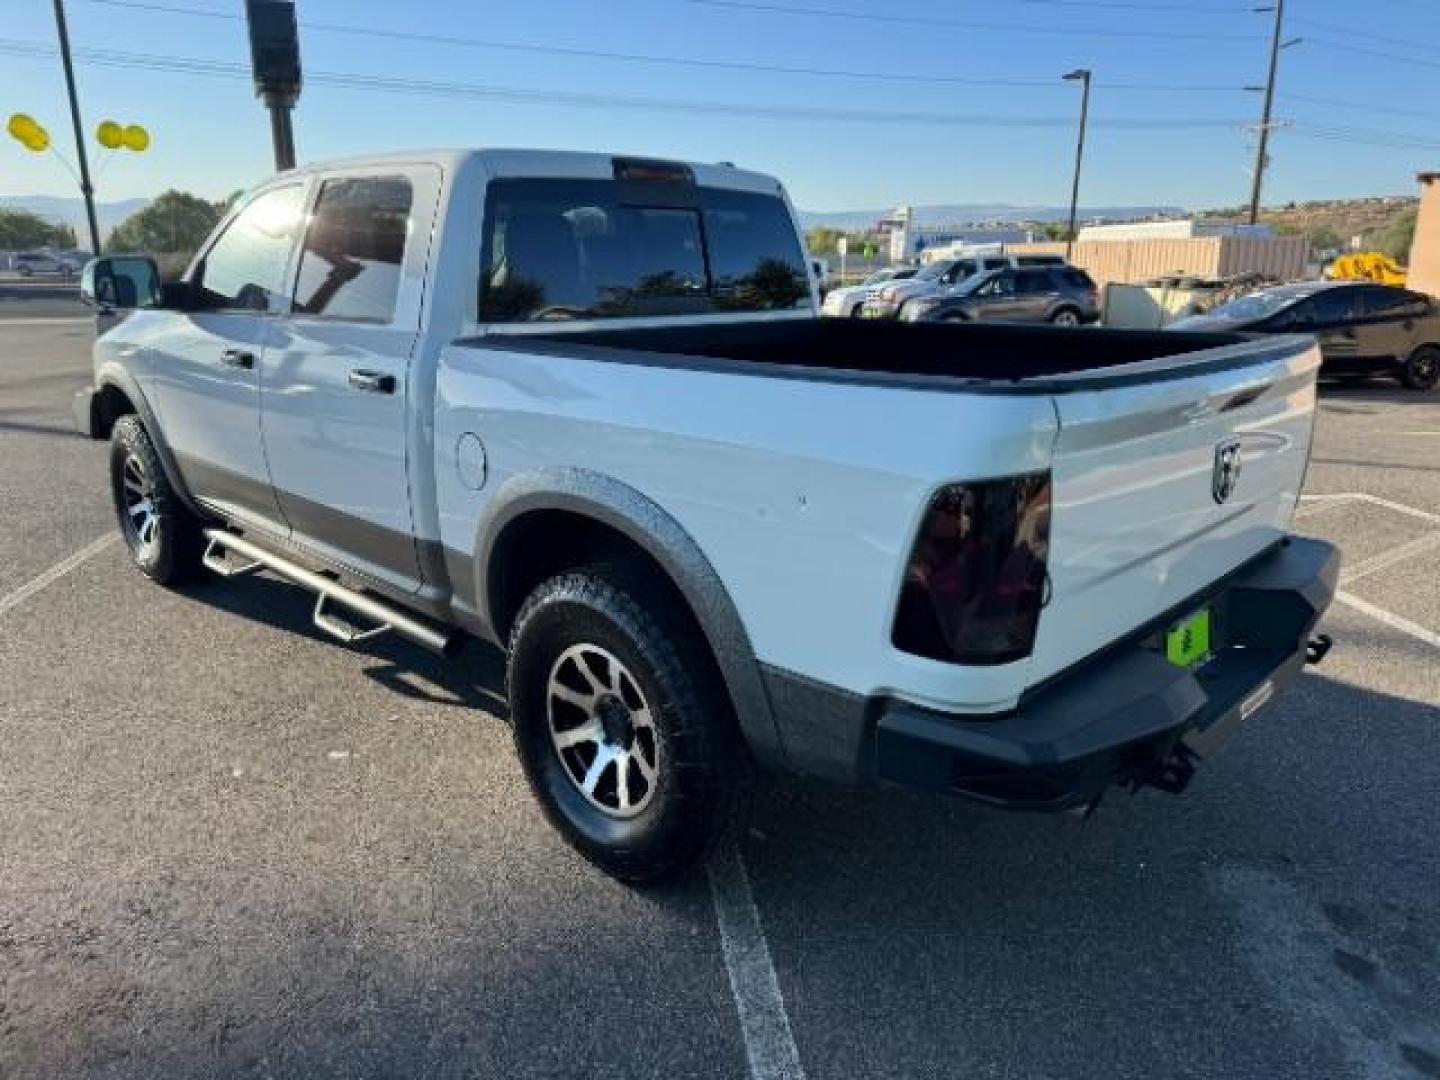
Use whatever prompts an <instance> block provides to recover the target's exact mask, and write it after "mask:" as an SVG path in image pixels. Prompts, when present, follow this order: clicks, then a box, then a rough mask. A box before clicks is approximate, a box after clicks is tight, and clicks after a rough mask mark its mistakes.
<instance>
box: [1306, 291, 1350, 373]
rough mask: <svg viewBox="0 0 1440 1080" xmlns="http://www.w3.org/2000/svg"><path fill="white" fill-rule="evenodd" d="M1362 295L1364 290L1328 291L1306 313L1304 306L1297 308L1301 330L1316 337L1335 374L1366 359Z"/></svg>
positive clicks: (1309, 304)
mask: <svg viewBox="0 0 1440 1080" xmlns="http://www.w3.org/2000/svg"><path fill="white" fill-rule="evenodd" d="M1360 292H1361V290H1360V289H1358V288H1351V287H1348V286H1340V287H1338V288H1333V289H1326V290H1324V291H1323V292H1318V293H1316V294H1315V295H1314V296H1312V297H1311V298H1310V299H1309V300H1306V301H1304V305H1303V306H1304V310H1303V311H1302V310H1301V307H1300V306H1298V305H1297V307H1296V316H1297V319H1298V320H1299V322H1298V327H1299V328H1301V329H1309V330H1311V331H1312V332H1313V333H1314V334H1315V336H1316V337H1317V338H1318V339H1319V341H1320V352H1321V354H1322V355H1323V356H1324V357H1325V363H1326V365H1327V366H1328V367H1330V368H1331V369H1333V370H1343V369H1347V368H1353V367H1354V366H1355V364H1356V361H1357V360H1358V359H1359V358H1360V357H1361V356H1362V355H1363V354H1362V353H1361V351H1360V326H1359V324H1360V321H1361V318H1362V312H1361V308H1360ZM1307 320H1308V321H1307Z"/></svg>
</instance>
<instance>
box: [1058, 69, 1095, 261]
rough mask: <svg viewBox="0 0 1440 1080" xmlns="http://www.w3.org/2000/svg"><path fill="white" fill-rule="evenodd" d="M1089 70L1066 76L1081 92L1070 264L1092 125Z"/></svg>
mask: <svg viewBox="0 0 1440 1080" xmlns="http://www.w3.org/2000/svg"><path fill="white" fill-rule="evenodd" d="M1093 74H1094V73H1093V72H1092V71H1090V69H1089V68H1079V69H1078V70H1076V71H1072V72H1070V74H1069V75H1066V76H1065V81H1066V82H1078V83H1080V84H1081V91H1080V137H1079V138H1078V139H1077V140H1076V142H1075V180H1074V183H1072V184H1071V186H1070V228H1069V230H1068V231H1067V232H1066V234H1065V261H1066V262H1069V261H1070V257H1071V255H1072V254H1073V253H1074V251H1075V225H1076V215H1077V214H1078V213H1079V209H1080V167H1081V165H1083V164H1084V162H1085V129H1086V127H1087V126H1088V125H1089V123H1090V79H1091V77H1092V76H1093Z"/></svg>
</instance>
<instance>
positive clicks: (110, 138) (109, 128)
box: [95, 120, 125, 150]
mask: <svg viewBox="0 0 1440 1080" xmlns="http://www.w3.org/2000/svg"><path fill="white" fill-rule="evenodd" d="M95 138H96V139H98V140H99V142H100V145H101V146H103V147H105V149H106V150H118V149H120V145H121V143H123V142H124V140H125V129H124V128H122V127H121V126H120V125H119V124H117V123H116V122H115V121H114V120H101V121H100V126H99V127H97V128H96V129H95Z"/></svg>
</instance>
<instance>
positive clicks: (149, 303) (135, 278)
mask: <svg viewBox="0 0 1440 1080" xmlns="http://www.w3.org/2000/svg"><path fill="white" fill-rule="evenodd" d="M80 301H81V303H84V304H88V305H90V306H91V307H94V308H99V309H100V310H101V311H102V312H105V311H133V310H135V309H137V308H158V307H162V306H163V303H162V293H161V288H160V268H159V267H158V266H156V265H155V260H154V259H152V258H150V256H148V255H102V256H100V257H99V258H97V259H91V260H90V261H89V262H88V263H86V264H85V270H84V272H83V273H81V275H80Z"/></svg>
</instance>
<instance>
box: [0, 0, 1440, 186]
mask: <svg viewBox="0 0 1440 1080" xmlns="http://www.w3.org/2000/svg"><path fill="white" fill-rule="evenodd" d="M143 3H149V4H153V5H156V6H162V7H172V8H187V9H194V10H201V11H208V12H212V13H224V14H230V15H234V14H237V13H239V12H240V11H241V10H242V5H241V3H240V2H239V0H143ZM1252 6H1254V5H1252V3H1249V2H1246V0H1204V2H1191V3H1188V4H1187V3H1182V2H1180V0H1006V2H1003V3H1002V2H997V0H903V2H902V0H896V2H894V3H885V4H882V3H877V2H875V0H607V2H604V3H596V2H594V0H532V2H530V3H498V2H478V0H469V2H461V0H451V2H444V0H408V2H397V0H300V3H299V4H298V5H297V7H298V10H299V14H300V20H301V23H302V30H301V49H302V54H303V60H304V64H305V67H306V70H307V72H310V73H314V74H315V75H316V76H317V77H316V78H315V79H313V80H312V81H311V82H310V83H308V84H307V86H306V88H305V92H304V95H303V97H302V99H301V102H300V105H299V107H298V109H297V112H296V117H295V124H296V132H297V143H298V149H299V154H300V157H301V159H302V160H314V159H318V158H324V157H331V156H337V155H348V154H356V153H365V152H369V151H380V150H391V149H399V148H404V147H418V146H457V145H476V146H481V145H491V146H505V145H508V146H544V147H560V148H567V149H597V150H617V151H624V152H629V153H642V154H652V155H656V156H667V157H679V158H690V159H698V160H729V161H734V162H736V163H738V164H743V165H747V166H751V167H755V168H759V169H762V170H766V171H770V172H774V173H776V174H778V175H780V176H782V177H783V178H784V179H785V180H786V182H787V183H788V185H789V187H790V189H791V192H792V194H793V196H794V197H795V199H796V201H797V202H798V203H799V204H800V205H801V206H804V207H806V208H808V209H817V210H838V209H855V208H871V207H884V206H888V205H893V204H895V203H897V202H901V201H905V202H912V203H916V204H924V203H937V202H1006V203H1016V204H1032V203H1045V204H1050V205H1056V204H1063V203H1064V202H1065V201H1066V199H1067V197H1068V190H1069V170H1070V167H1071V158H1072V154H1073V138H1074V131H1073V118H1074V116H1075V114H1076V113H1077V111H1078V90H1077V89H1076V87H1075V86H1074V85H1072V84H1068V83H1065V82H1062V81H1061V79H1060V76H1061V75H1062V74H1064V73H1065V72H1066V71H1069V70H1071V69H1073V68H1076V67H1089V68H1092V69H1093V70H1094V71H1095V79H1096V87H1095V96H1094V102H1093V112H1092V115H1093V117H1094V119H1095V121H1096V125H1095V127H1094V128H1093V129H1092V132H1091V143H1090V147H1089V150H1088V151H1087V167H1086V172H1085V181H1084V189H1083V193H1082V202H1084V203H1086V204H1089V205H1096V204H1102V203H1105V204H1116V203H1142V204H1175V205H1181V206H1190V207H1201V206H1215V205H1234V204H1238V203H1240V202H1242V201H1243V200H1244V199H1245V198H1246V196H1247V194H1248V189H1249V169H1250V163H1251V159H1252V156H1253V149H1251V147H1252V146H1253V142H1252V140H1253V136H1252V135H1248V134H1247V133H1246V132H1245V131H1244V130H1243V129H1242V126H1243V124H1244V123H1246V122H1251V123H1253V122H1254V120H1255V118H1256V117H1257V116H1258V113H1259V105H1260V102H1259V96H1258V95H1257V94H1254V93H1247V92H1245V91H1244V90H1243V89H1242V88H1243V87H1244V86H1246V85H1253V84H1256V83H1259V82H1261V81H1262V80H1263V78H1264V68H1265V62H1266V54H1267V48H1268V41H1267V37H1268V32H1269V20H1270V16H1268V15H1263V14H1256V13H1254V12H1253V11H1252V10H1251V8H1252ZM5 8H6V15H7V18H6V19H5V23H4V29H3V31H0V48H3V47H5V46H7V45H8V46H9V47H10V49H9V51H8V52H7V51H0V69H3V70H4V71H5V72H6V73H7V76H8V77H6V78H4V79H3V81H0V84H3V86H4V87H5V89H4V90H3V92H0V112H3V113H6V114H8V113H10V112H12V111H24V112H28V113H31V114H33V115H35V116H36V117H37V118H39V119H41V121H42V122H43V123H45V124H46V125H47V126H48V127H49V128H50V130H51V132H52V135H53V136H54V137H55V141H56V143H57V145H58V146H59V148H60V149H61V150H62V151H63V152H65V153H66V154H67V155H71V153H72V149H73V148H72V145H71V143H72V140H71V136H70V134H69V125H68V117H67V116H66V113H65V105H64V96H63V94H64V90H63V80H62V76H61V73H60V64H59V61H58V60H56V59H55V58H53V57H49V56H42V55H17V54H16V49H17V47H16V46H15V44H14V43H16V42H25V43H28V42H34V43H38V45H39V46H41V47H44V46H51V47H53V44H54V41H55V28H54V22H53V12H52V7H51V0H5ZM782 9H783V10H782ZM794 9H809V10H811V11H823V12H828V13H831V14H828V15H806V14H798V13H795V10H794ZM68 10H69V18H70V25H71V36H72V41H73V44H74V46H75V48H76V49H77V51H78V52H79V54H80V57H81V61H80V63H79V67H78V75H79V83H80V90H81V94H82V102H81V104H82V109H83V113H84V117H85V121H86V125H87V128H89V129H91V130H92V131H93V128H94V125H95V124H96V122H98V121H99V120H100V119H102V118H106V117H111V118H114V119H117V120H120V121H122V122H125V121H131V120H134V121H139V122H142V123H144V124H146V125H147V126H148V127H149V128H150V130H151V132H152V136H153V139H154V143H153V147H152V149H151V151H150V152H149V153H147V154H145V155H134V154H119V155H115V156H114V157H113V158H112V159H111V160H109V161H107V162H104V163H103V164H102V165H101V166H100V167H99V168H100V174H99V180H98V187H99V189H100V191H99V194H100V197H101V198H104V199H116V198H125V197H131V196H137V195H139V196H143V195H153V194H155V193H157V192H158V191H159V190H161V189H163V188H165V187H180V188H184V189H188V190H192V191H195V192H197V193H200V194H203V195H206V196H211V197H214V196H218V195H221V194H224V193H225V192H227V191H229V190H232V189H234V188H238V187H245V186H248V185H250V184H252V183H254V182H255V181H256V180H258V179H260V178H262V177H263V176H264V175H266V173H267V172H268V171H269V169H270V146H269V133H268V127H267V124H266V119H265V115H264V113H263V111H262V109H261V107H260V105H259V103H258V102H257V101H256V100H255V99H254V97H253V96H252V91H251V87H250V84H249V82H248V81H247V80H245V79H243V78H235V77H212V76H202V75H195V74H184V73H178V72H175V71H169V70H136V69H134V68H133V67H117V66H103V65H98V64H95V63H92V62H88V61H87V60H86V59H85V58H86V57H87V56H90V55H93V53H94V51H95V50H105V51H107V53H108V54H110V55H111V59H114V55H113V54H121V59H122V60H123V61H124V62H125V63H133V62H134V60H133V58H134V57H136V56H149V57H152V58H157V59H158V60H159V61H160V62H161V63H169V58H176V57H179V58H185V59H186V60H203V61H208V62H218V63H221V64H230V65H245V64H248V51H247V46H246V41H245V35H244V24H243V23H242V22H240V21H236V20H234V19H227V18H214V17H197V16H189V15H184V14H179V13H175V12H172V11H160V10H153V8H146V7H123V6H116V5H115V4H114V3H113V2H98V0H68ZM1288 19H1289V24H1290V25H1289V33H1290V34H1291V35H1294V36H1300V37H1304V38H1305V39H1306V40H1305V41H1304V42H1303V43H1301V44H1299V45H1297V46H1295V47H1293V48H1291V49H1288V50H1286V52H1285V53H1284V55H1283V62H1282V69H1281V70H1282V74H1281V83H1280V86H1281V92H1282V96H1281V97H1280V99H1279V101H1278V104H1277V110H1276V111H1277V118H1278V119H1281V120H1285V121H1293V123H1294V127H1293V128H1288V129H1282V130H1280V131H1279V132H1278V133H1277V134H1276V136H1275V139H1274V143H1273V157H1274V164H1273V168H1272V171H1271V173H1270V178H1269V181H1268V185H1267V191H1266V201H1267V202H1268V203H1275V202H1282V201H1286V200H1291V199H1311V198H1327V197H1345V196H1357V195H1368V194H1399V193H1410V192H1413V191H1414V189H1415V184H1414V178H1415V173H1416V172H1418V171H1420V170H1422V169H1435V168H1440V93H1436V91H1435V87H1436V86H1437V85H1440V2H1437V0H1366V2H1365V3H1357V2H1354V0H1290V2H1289V5H1288ZM906 20H908V21H906ZM307 22H308V23H310V24H312V25H311V26H309V27H308V28H307V27H306V26H305V24H306V23H307ZM327 23H328V24H336V25H343V26H347V27H355V26H358V27H367V28H373V29H376V30H380V31H385V30H391V31H400V32H406V33H412V34H413V33H420V34H432V35H440V36H453V37H462V38H470V39H482V40H484V41H487V42H503V43H509V44H512V45H524V44H538V45H542V46H548V47H560V48H565V49H574V50H591V51H602V52H623V53H630V54H644V55H647V56H654V57H665V58H672V59H701V60H708V61H719V62H738V63H746V64H753V65H756V66H760V67H767V66H769V67H775V66H779V67H790V68H795V67H804V68H811V69H824V70H830V71H834V70H839V71H850V72H869V73H881V74H888V75H895V76H906V77H908V79H909V80H910V81H901V80H894V79H891V80H881V79H860V78H840V77H828V76H827V77H818V76H813V75H806V74H799V73H794V72H792V73H779V72H772V71H757V70H746V71H737V70H732V69H729V68H725V67H697V66H687V65H681V64H673V65H672V64H652V63H639V62H630V61H618V60H613V59H602V58H597V57H586V56H577V55H566V56H559V55H554V54H548V53H544V52H534V51H523V50H517V49H500V48H488V47H477V46H474V45H470V46H466V45H461V44H453V43H439V42H422V41H415V40H406V39H404V38H398V37H383V36H379V37H377V36H366V35H359V34H352V33H342V32H338V31H336V30H334V29H325V28H323V27H321V26H319V25H316V24H327ZM1149 35H1157V36H1149ZM1158 35H1191V36H1177V37H1164V36H1158ZM18 49H19V52H21V53H23V52H24V51H25V46H19V47H18ZM1374 54H1385V56H1384V57H1382V56H1379V55H1374ZM322 72H323V73H330V74H332V75H333V74H335V73H339V74H344V75H360V76H381V77H384V78H388V79H392V80H394V79H399V80H425V81H429V82H443V83H447V84H469V85H477V86H486V87H498V88H508V89H514V90H525V91H543V92H554V91H559V92H567V93H574V94H580V95H606V96H609V97H611V98H614V97H624V98H641V99H663V100H668V101H681V102H706V103H722V104H726V105H730V106H734V107H736V108H758V109H778V110H811V111H812V112H813V113H815V115H809V116H805V115H794V114H793V112H792V113H787V114H786V115H783V116H767V117H755V116H744V115H728V114H726V113H723V112H666V111H656V110H650V109H642V108H622V107H618V106H617V105H615V104H610V105H606V106H604V107H593V108H592V107H577V106H574V105H570V104H559V103H556V102H554V101H542V102H540V103H531V102H524V103H522V102H517V101H514V100H497V99H492V98H484V97H478V98H467V97H457V96H453V95H449V96H447V95H426V96H419V95H414V94H401V93H396V92H394V90H393V89H392V90H383V91H379V90H372V89H363V90H362V89H355V88H351V87H346V86H337V85H327V84H322V83H321V81H320V78H319V77H318V76H319V73H322ZM926 77H934V78H937V79H965V80H974V81H973V83H958V82H948V83H947V82H926V81H920V80H921V79H923V78H926ZM1032 82H1033V83H1036V84H1037V85H1029V84H1030V83H1032ZM1012 83H1022V84H1026V85H1011V84H1012ZM1122 84H1128V88H1127V86H1125V85H1122ZM1196 86H1201V87H1213V88H1215V89H1208V90H1194V89H1191V90H1185V89H1170V88H1172V87H1196ZM1315 97H1319V98H1325V99H1329V100H1334V101H1338V102H1342V103H1345V104H1347V105H1350V106H1353V107H1346V108H1340V107H1337V106H1335V105H1330V104H1321V103H1316V102H1314V101H1310V100H1303V99H1305V98H1315ZM1379 110H1387V111H1379ZM1389 110H1393V111H1389ZM857 111H859V112H878V113H892V114H893V113H909V114H916V113H920V114H926V115H930V116H937V117H952V118H956V119H957V120H965V118H970V119H974V118H993V119H998V120H1000V121H1002V122H1003V123H1005V124H1007V125H1012V126H986V125H976V124H973V123H969V122H956V123H951V124H938V123H920V122H915V121H901V120H898V119H891V120H889V121H887V122H885V123H875V122H860V121H858V120H856V119H854V118H848V119H847V118H844V117H838V118H837V117H835V116H823V115H819V114H824V113H834V112H841V113H844V112H852V113H853V112H857ZM1037 121H1038V122H1040V124H1041V126H1033V127H1032V126H1013V125H1016V124H1021V123H1025V124H1030V123H1036V122H1037ZM1177 121H1183V122H1185V123H1184V124H1183V125H1178V124H1177V123H1176V122H1177ZM1191 122H1204V124H1203V125H1202V124H1200V123H1193V124H1192V123H1191ZM1111 123H1115V124H1116V125H1117V126H1113V127H1112V126H1108V125H1110V124H1111ZM1127 123H1128V124H1132V125H1133V124H1136V123H1140V124H1152V125H1157V126H1154V127H1142V128H1137V127H1127V126H1125V125H1126V124H1127ZM1317 129H1318V130H1317ZM1355 129H1363V130H1361V131H1357V130H1355ZM1377 131H1378V132H1381V133H1389V134H1388V135H1387V136H1386V137H1384V138H1378V139H1377V137H1376V136H1375V134H1374V133H1375V132H1377ZM1337 134H1338V135H1339V136H1340V137H1341V138H1343V139H1356V138H1363V139H1368V140H1371V141H1379V142H1382V143H1393V144H1394V145H1364V144H1359V143H1356V142H1352V141H1336V136H1337ZM1317 135H1323V136H1324V137H1316V136H1317ZM1394 135H1399V136H1401V138H1400V139H1398V140H1397V139H1394V138H1393V136H1394ZM1406 144H1410V145H1406ZM73 190H74V185H73V181H71V180H70V178H69V176H68V174H67V173H65V171H64V169H63V167H62V166H61V165H60V164H59V163H58V162H56V161H54V160H53V159H51V158H50V157H49V156H48V155H46V156H39V155H30V154H26V153H25V152H24V151H23V150H22V149H21V148H20V147H19V146H18V144H15V143H13V142H10V141H8V140H6V141H5V142H4V143H3V144H0V195H16V194H55V195H64V194H71V193H72V192H73Z"/></svg>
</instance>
